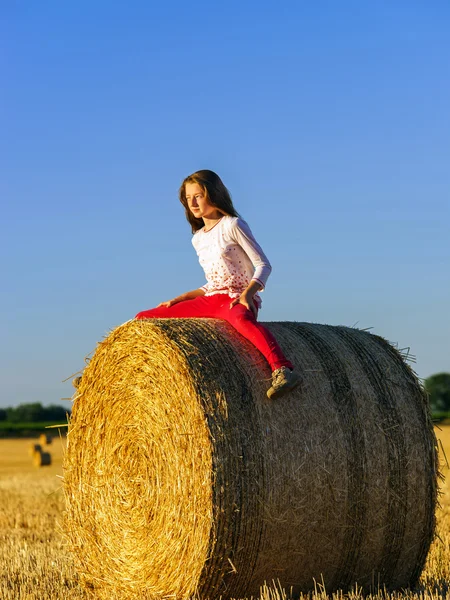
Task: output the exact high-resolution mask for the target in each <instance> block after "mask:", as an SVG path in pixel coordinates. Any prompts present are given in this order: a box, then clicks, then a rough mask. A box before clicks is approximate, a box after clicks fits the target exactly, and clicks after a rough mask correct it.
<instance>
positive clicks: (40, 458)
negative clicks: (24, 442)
mask: <svg viewBox="0 0 450 600" xmlns="http://www.w3.org/2000/svg"><path fill="white" fill-rule="evenodd" d="M33 463H34V466H35V467H48V466H49V465H51V464H52V457H51V454H50V452H42V450H40V451H39V452H35V453H34V455H33Z"/></svg>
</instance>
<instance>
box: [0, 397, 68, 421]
mask: <svg viewBox="0 0 450 600" xmlns="http://www.w3.org/2000/svg"><path fill="white" fill-rule="evenodd" d="M67 413H70V410H68V409H66V408H64V407H63V406H59V405H58V404H50V405H49V406H42V404H41V403H40V402H34V403H32V404H20V405H19V406H15V407H8V408H0V421H9V422H10V423H43V422H52V421H60V422H61V423H66V422H67Z"/></svg>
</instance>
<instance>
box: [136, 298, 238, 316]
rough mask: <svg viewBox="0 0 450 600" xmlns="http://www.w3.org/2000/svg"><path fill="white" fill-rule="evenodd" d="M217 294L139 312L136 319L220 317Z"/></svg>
mask: <svg viewBox="0 0 450 600" xmlns="http://www.w3.org/2000/svg"><path fill="white" fill-rule="evenodd" d="M217 295H218V294H216V295H214V296H197V298H193V299H192V300H184V302H177V304H174V305H173V306H170V307H169V308H168V307H167V306H159V307H157V308H151V309H150V310H143V311H142V312H139V313H138V314H137V315H136V317H135V319H185V318H189V317H204V318H211V319H213V318H219V317H217V308H216V306H217V305H218V304H219V303H218V301H217ZM227 298H228V296H227Z"/></svg>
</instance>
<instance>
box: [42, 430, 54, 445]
mask: <svg viewBox="0 0 450 600" xmlns="http://www.w3.org/2000/svg"><path fill="white" fill-rule="evenodd" d="M39 443H40V444H42V446H48V445H49V444H51V443H52V437H51V435H48V433H41V435H40V436H39Z"/></svg>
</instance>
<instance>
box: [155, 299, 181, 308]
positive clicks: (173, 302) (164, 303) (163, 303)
mask: <svg viewBox="0 0 450 600" xmlns="http://www.w3.org/2000/svg"><path fill="white" fill-rule="evenodd" d="M177 302H178V300H175V299H173V300H167V301H166V302H161V303H160V304H158V306H157V308H160V307H161V306H165V307H166V308H170V307H171V306H173V305H174V304H177Z"/></svg>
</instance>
